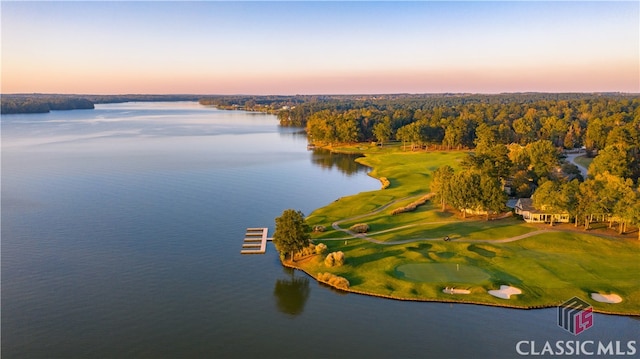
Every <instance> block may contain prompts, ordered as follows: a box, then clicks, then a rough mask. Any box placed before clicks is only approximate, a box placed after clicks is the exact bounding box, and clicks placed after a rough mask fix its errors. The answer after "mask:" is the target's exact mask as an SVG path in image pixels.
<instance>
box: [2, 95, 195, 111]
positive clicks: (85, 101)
mask: <svg viewBox="0 0 640 359" xmlns="http://www.w3.org/2000/svg"><path fill="white" fill-rule="evenodd" d="M200 97H201V96H196V95H65V94H6V95H2V99H1V106H0V110H1V111H0V112H1V113H2V114H17V113H46V112H49V111H64V110H89V109H93V108H94V107H95V106H94V105H95V104H97V103H121V102H131V101H198V100H199V99H200Z"/></svg>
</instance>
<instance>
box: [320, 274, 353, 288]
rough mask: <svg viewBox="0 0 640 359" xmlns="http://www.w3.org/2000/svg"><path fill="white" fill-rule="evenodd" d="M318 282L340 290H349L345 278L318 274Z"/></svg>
mask: <svg viewBox="0 0 640 359" xmlns="http://www.w3.org/2000/svg"><path fill="white" fill-rule="evenodd" d="M318 281H320V282H323V283H327V284H329V285H330V286H333V287H336V288H340V289H349V281H348V280H347V278H344V277H340V276H337V275H335V274H331V273H318Z"/></svg>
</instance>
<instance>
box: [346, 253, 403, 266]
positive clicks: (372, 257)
mask: <svg viewBox="0 0 640 359" xmlns="http://www.w3.org/2000/svg"><path fill="white" fill-rule="evenodd" d="M402 253H403V251H402V250H399V249H398V250H393V251H388V250H385V251H380V252H377V253H371V254H366V255H363V256H358V257H352V258H347V261H348V263H349V264H350V265H352V266H357V265H360V264H364V263H370V262H375V261H377V260H380V259H384V258H387V257H395V256H398V255H400V254H402Z"/></svg>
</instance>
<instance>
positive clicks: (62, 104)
mask: <svg viewBox="0 0 640 359" xmlns="http://www.w3.org/2000/svg"><path fill="white" fill-rule="evenodd" d="M0 108H1V112H2V113H3V114H10V113H45V112H49V111H51V110H76V109H93V108H94V106H93V102H91V101H89V100H87V99H84V98H78V97H58V96H51V97H41V96H3V97H2V105H1V107H0Z"/></svg>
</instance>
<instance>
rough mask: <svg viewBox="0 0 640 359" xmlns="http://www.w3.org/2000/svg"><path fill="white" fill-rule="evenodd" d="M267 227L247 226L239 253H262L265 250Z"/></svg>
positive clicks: (267, 239)
mask: <svg viewBox="0 0 640 359" xmlns="http://www.w3.org/2000/svg"><path fill="white" fill-rule="evenodd" d="M268 231H269V228H247V232H246V234H245V235H244V242H243V243H242V250H241V251H240V253H241V254H264V252H266V250H267V241H270V240H271V238H267V232H268Z"/></svg>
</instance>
